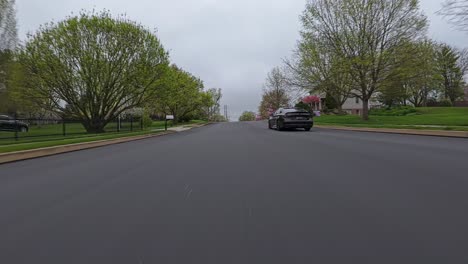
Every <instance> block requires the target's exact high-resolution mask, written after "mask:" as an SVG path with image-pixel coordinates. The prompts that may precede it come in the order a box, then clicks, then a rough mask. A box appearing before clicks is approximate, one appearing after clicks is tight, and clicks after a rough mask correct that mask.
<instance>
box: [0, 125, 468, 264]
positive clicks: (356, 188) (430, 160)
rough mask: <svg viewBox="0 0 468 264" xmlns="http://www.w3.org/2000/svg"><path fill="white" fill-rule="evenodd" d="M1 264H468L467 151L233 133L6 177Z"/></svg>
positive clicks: (122, 149)
mask: <svg viewBox="0 0 468 264" xmlns="http://www.w3.org/2000/svg"><path fill="white" fill-rule="evenodd" d="M0 263H8V264H16V263H27V264H30V263H47V264H55V263H57V264H65V263H66V264H75V263H76V264H83V263H86V264H94V263H96V264H103V263H110V264H120V263H122V264H123V263H125V264H130V263H136V264H140V263H163V264H166V263H200V264H209V263H215V264H224V263H233V264H234V263H236V264H237V263H242V264H245V263H255V264H260V263H267V264H273V263H285V264H290V263H307V264H309V263H320V264H326V263H359V264H363V263H372V264H381V263H389V264H395V263H399V264H401V263H411V264H414V263H424V264H428V263H468V140H466V139H453V138H436V137H419V136H404V135H390V134H373V133H360V132H345V131H333V130H326V129H314V130H313V131H312V132H277V131H271V130H268V129H266V124H265V123H263V122H256V123H255V122H254V123H226V124H216V125H211V126H208V127H204V128H200V129H195V130H192V131H188V132H184V133H179V134H175V135H170V136H165V137H160V138H154V139H149V140H144V141H139V142H132V143H126V144H121V145H114V146H110V147H103V148H98V149H92V150H86V151H81V152H75V153H69V154H65V155H59V156H52V157H46V158H41V159H35V160H29V161H24V162H17V163H11V164H5V165H0Z"/></svg>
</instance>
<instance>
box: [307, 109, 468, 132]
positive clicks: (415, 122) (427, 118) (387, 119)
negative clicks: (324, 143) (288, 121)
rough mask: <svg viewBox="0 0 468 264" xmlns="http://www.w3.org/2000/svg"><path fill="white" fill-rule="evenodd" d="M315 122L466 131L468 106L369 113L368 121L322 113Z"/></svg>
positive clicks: (351, 125) (467, 129)
mask: <svg viewBox="0 0 468 264" xmlns="http://www.w3.org/2000/svg"><path fill="white" fill-rule="evenodd" d="M315 123H316V124H317V125H323V126H327V125H328V126H348V127H371V128H400V129H426V130H461V131H468V108H461V107H460V108H456V107H433V108H432V107H431V108H417V112H416V113H414V114H409V115H406V116H373V115H371V116H370V117H369V120H368V121H364V120H362V119H361V118H360V117H359V116H353V115H346V116H332V115H329V116H327V115H323V116H320V117H316V118H315Z"/></svg>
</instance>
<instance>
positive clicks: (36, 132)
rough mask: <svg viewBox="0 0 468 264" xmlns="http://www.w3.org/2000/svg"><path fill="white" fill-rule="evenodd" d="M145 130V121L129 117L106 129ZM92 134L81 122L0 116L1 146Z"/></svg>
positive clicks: (109, 131) (115, 131)
mask: <svg viewBox="0 0 468 264" xmlns="http://www.w3.org/2000/svg"><path fill="white" fill-rule="evenodd" d="M142 130H143V120H142V119H141V118H140V117H138V118H137V117H128V118H125V119H116V120H113V121H112V122H109V123H108V124H107V125H106V127H105V128H104V131H105V133H129V132H136V131H142ZM80 135H96V134H90V133H88V132H87V131H86V129H85V127H84V126H83V124H82V123H81V122H80V121H79V120H70V119H34V118H15V117H8V116H2V115H0V144H5V143H7V142H10V141H13V142H18V141H35V140H34V139H38V138H42V139H44V140H47V138H49V139H56V138H63V137H73V136H80Z"/></svg>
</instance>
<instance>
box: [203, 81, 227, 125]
mask: <svg viewBox="0 0 468 264" xmlns="http://www.w3.org/2000/svg"><path fill="white" fill-rule="evenodd" d="M207 93H208V94H209V96H210V97H211V99H212V104H211V105H208V106H206V109H205V110H206V116H207V118H208V120H209V121H217V120H218V119H219V116H220V115H221V98H222V97H223V93H222V91H221V89H216V88H212V89H209V90H208V91H207Z"/></svg>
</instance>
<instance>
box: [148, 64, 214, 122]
mask: <svg viewBox="0 0 468 264" xmlns="http://www.w3.org/2000/svg"><path fill="white" fill-rule="evenodd" d="M203 88H204V86H203V82H202V81H201V80H200V79H199V78H197V77H195V76H193V75H192V74H190V73H188V72H186V71H184V70H182V69H180V68H179V67H177V66H176V65H172V66H170V67H168V68H166V71H165V74H164V77H163V78H162V79H161V80H160V82H159V83H158V90H157V92H156V93H155V94H154V97H153V104H155V105H157V106H158V108H159V110H160V111H161V112H163V113H166V114H172V115H174V116H175V120H174V122H175V123H177V122H178V120H179V119H181V118H183V117H184V116H187V115H189V114H192V113H194V112H195V111H197V110H200V109H201V108H202V107H205V106H210V105H211V104H212V103H213V102H212V98H211V96H210V95H209V94H208V93H206V92H204V91H203Z"/></svg>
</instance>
